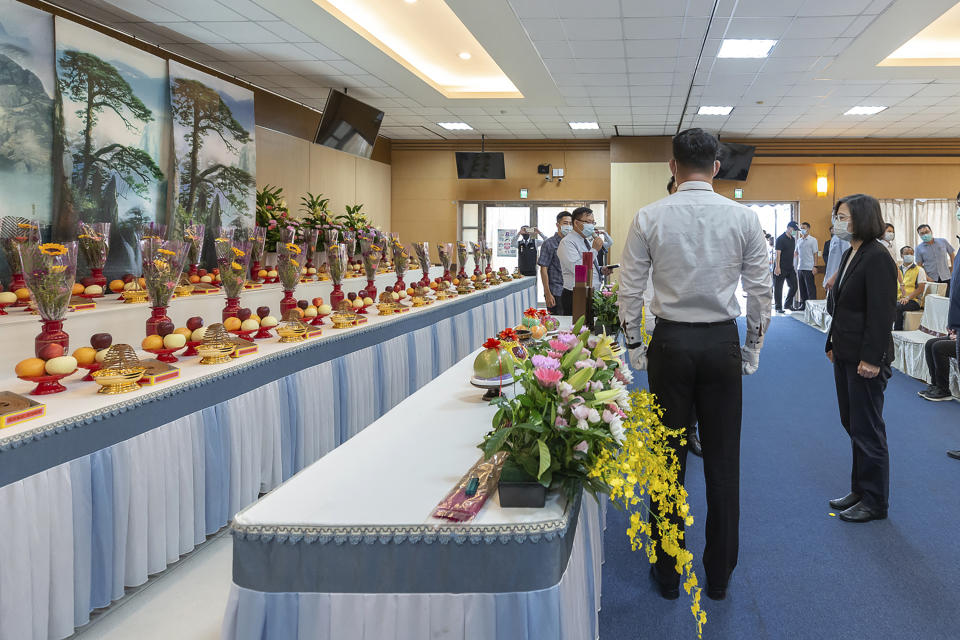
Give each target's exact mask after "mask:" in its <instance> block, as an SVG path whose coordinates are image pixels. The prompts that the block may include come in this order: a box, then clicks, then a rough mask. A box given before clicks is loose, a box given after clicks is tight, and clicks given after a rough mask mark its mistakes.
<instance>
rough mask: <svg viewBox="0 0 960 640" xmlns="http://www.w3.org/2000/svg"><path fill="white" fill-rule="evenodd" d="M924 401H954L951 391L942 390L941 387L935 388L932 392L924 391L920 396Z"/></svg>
mask: <svg viewBox="0 0 960 640" xmlns="http://www.w3.org/2000/svg"><path fill="white" fill-rule="evenodd" d="M917 395H919V396H920V397H921V398H923V399H924V400H929V401H930V402H944V401H946V400H953V396H952V395H950V392H949V391H946V390H944V389H941V388H939V387H934V388H933V389H932V390H929V391H928V390H926V389H924V390H923V391H921V392H920V393H919V394H917Z"/></svg>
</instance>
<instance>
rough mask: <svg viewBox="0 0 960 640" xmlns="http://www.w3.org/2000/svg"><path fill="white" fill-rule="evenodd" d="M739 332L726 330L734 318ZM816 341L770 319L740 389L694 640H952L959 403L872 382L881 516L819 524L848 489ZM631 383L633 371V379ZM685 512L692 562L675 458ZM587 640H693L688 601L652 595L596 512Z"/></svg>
mask: <svg viewBox="0 0 960 640" xmlns="http://www.w3.org/2000/svg"><path fill="white" fill-rule="evenodd" d="M741 332H742V324H741ZM824 339H825V336H824V335H823V334H821V333H819V332H817V331H815V330H814V329H812V328H810V327H808V326H806V325H804V324H802V323H800V322H797V321H796V320H793V319H791V318H787V317H779V318H775V319H774V320H773V324H772V326H771V328H770V332H769V334H768V336H767V339H766V345H765V346H764V349H763V353H762V355H761V359H760V370H759V371H758V373H757V374H755V375H753V376H750V377H747V378H745V379H744V416H743V435H742V455H741V471H740V477H741V489H740V503H741V518H740V558H739V564H738V566H737V569H736V570H735V571H734V573H733V576H732V578H731V580H730V586H729V589H728V593H727V599H726V600H724V601H720V602H714V601H713V600H709V599H707V597H706V593H704V594H703V602H704V609H705V610H706V612H707V616H708V621H707V624H706V626H705V627H704V632H703V637H704V638H705V639H720V638H724V639H728V638H729V639H734V638H736V639H740V638H750V639H759V638H790V639H791V640H799V639H804V638H817V639H820V638H830V639H839V638H857V639H860V638H883V639H899V638H904V639H906V638H911V639H912V638H917V639H924V640H926V639H935V638H953V639H956V638H960V500H958V498H960V496H958V494H960V492H958V488H960V462H958V461H956V460H953V459H951V458H948V457H947V455H946V453H945V452H946V450H947V449H957V448H960V404H958V403H956V402H941V403H932V402H927V401H924V400H921V399H920V398H918V397H917V395H916V393H917V391H918V390H920V389H922V388H924V387H925V385H924V384H923V383H921V382H920V381H918V380H914V379H912V378H909V377H907V376H905V375H903V374H901V373H899V372H896V371H895V372H894V376H893V378H892V379H891V381H890V384H889V385H888V387H887V392H886V407H885V411H884V418H885V420H886V424H887V437H888V442H889V448H890V513H889V518H888V519H887V520H883V521H879V522H871V523H867V524H849V523H845V522H842V521H841V520H840V519H839V518H836V517H830V516H829V513H830V511H831V509H830V508H829V506H828V505H827V501H828V500H829V499H830V498H835V497H839V496H842V495H845V494H846V493H847V491H848V490H849V487H850V485H849V478H850V458H851V453H850V445H849V440H848V438H847V436H846V433H845V432H844V431H843V427H841V426H840V422H839V416H838V414H837V408H836V392H835V389H834V386H833V373H832V368H831V365H830V363H829V362H828V361H827V360H826V358H825V357H824V355H823V343H824ZM637 382H638V383H639V385H640V386H641V387H645V386H646V378H645V376H640V377H638V380H637ZM687 490H688V491H689V493H690V505H691V509H692V511H693V513H694V516H695V518H697V520H696V522H695V524H694V526H693V527H691V528H688V529H687V532H688V533H687V536H688V548H690V549H691V550H692V551H693V553H694V558H695V564H694V567H695V569H696V571H697V573H698V576H699V577H700V580H701V584H703V583H704V582H705V578H704V573H703V564H702V563H701V555H702V553H703V542H704V539H703V535H704V534H703V523H704V517H705V515H706V503H705V499H704V485H703V465H702V461H701V460H700V459H699V458H696V457H694V456H689V457H688V468H687ZM607 514H608V515H607V530H606V534H605V539H604V548H605V564H604V567H603V602H602V609H601V611H600V638H601V639H602V640H625V639H628V638H696V628H695V626H694V624H693V618H692V616H691V615H690V610H689V597H688V596H687V595H686V594H685V593H683V592H682V591H681V594H680V599H679V600H675V601H672V602H671V601H666V600H663V599H662V598H660V596H659V594H658V593H657V592H656V590H655V588H654V586H653V584H652V582H651V581H650V577H649V575H648V574H649V568H648V564H647V562H646V559H645V557H644V554H643V552H636V553H635V552H632V551H630V546H629V541H628V539H627V536H626V534H625V533H624V532H625V530H626V519H625V518H624V515H623V513H622V512H619V511H616V510H614V509H609V510H608V512H607Z"/></svg>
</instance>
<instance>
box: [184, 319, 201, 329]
mask: <svg viewBox="0 0 960 640" xmlns="http://www.w3.org/2000/svg"><path fill="white" fill-rule="evenodd" d="M202 326H203V318H201V317H200V316H193V317H192V318H188V319H187V329H190V331H196V330H197V329H199V328H200V327H202Z"/></svg>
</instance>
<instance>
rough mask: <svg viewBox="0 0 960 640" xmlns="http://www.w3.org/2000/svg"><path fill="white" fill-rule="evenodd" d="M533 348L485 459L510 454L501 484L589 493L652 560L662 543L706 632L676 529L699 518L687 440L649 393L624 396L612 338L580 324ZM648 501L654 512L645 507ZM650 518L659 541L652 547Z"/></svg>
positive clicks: (625, 377)
mask: <svg viewBox="0 0 960 640" xmlns="http://www.w3.org/2000/svg"><path fill="white" fill-rule="evenodd" d="M528 349H529V353H530V357H529V358H527V359H525V360H521V361H519V362H518V363H517V366H516V368H515V370H514V374H513V375H514V379H515V380H517V381H519V382H520V383H521V385H522V387H523V392H522V393H517V394H516V395H515V396H514V397H505V396H501V397H498V398H495V399H494V400H493V404H494V405H496V407H497V412H496V414H495V415H494V418H493V430H492V431H490V432H489V433H488V434H487V436H486V437H485V438H484V441H483V442H482V443H481V444H480V445H478V446H479V447H480V448H481V449H482V450H483V453H484V457H485V458H486V459H490V458H491V457H493V456H494V454H497V453H499V452H503V453H505V454H506V460H505V462H504V465H503V470H502V473H501V482H504V481H505V480H513V481H516V480H518V479H519V480H521V481H526V482H530V483H538V484H539V485H540V486H542V487H543V488H544V489H546V488H549V487H556V488H558V489H560V490H561V491H562V492H563V493H564V495H566V497H567V498H568V499H573V498H574V497H575V496H577V495H579V493H580V491H581V490H584V489H585V490H586V491H587V492H589V493H590V494H591V495H593V496H594V497H597V498H598V499H600V500H605V499H607V496H609V499H610V500H611V501H612V502H613V503H614V505H616V506H617V507H618V508H621V509H624V510H626V511H627V512H629V514H630V527H629V528H628V530H627V534H628V536H629V537H630V540H631V546H632V548H633V549H634V550H637V549H639V548H644V549H645V550H646V554H647V558H648V560H649V561H650V562H651V563H653V562H656V559H657V553H658V546H659V549H661V550H662V551H663V552H665V553H666V554H667V555H669V556H670V557H673V558H675V559H676V566H675V568H676V571H677V573H679V574H681V576H685V577H686V579H685V582H684V585H683V586H684V589H685V591H686V592H687V593H688V594H690V595H691V599H692V604H691V611H692V613H693V616H694V619H695V621H696V624H697V634H698V636H700V633H701V632H702V628H703V624H704V623H705V622H706V613H705V612H704V611H703V610H702V609H701V608H700V588H699V587H698V586H697V584H698V582H697V577H696V574H695V573H694V571H693V554H692V553H690V552H689V551H687V550H686V549H684V548H683V547H682V546H681V541H682V540H683V532H682V531H681V529H680V527H679V526H678V525H677V524H675V522H677V521H680V522H683V523H685V524H686V526H691V525H692V524H693V516H692V515H690V507H689V505H688V503H687V493H686V490H685V489H684V487H683V484H682V483H681V482H680V481H679V479H678V477H679V469H680V465H679V461H678V460H677V457H676V453H675V452H674V450H673V449H672V448H671V447H670V445H669V444H668V441H669V440H671V439H674V440H676V441H679V442H682V437H683V433H682V430H674V429H669V428H667V427H665V426H664V425H663V424H662V423H661V422H660V416H661V415H662V412H661V410H660V409H659V408H658V407H657V406H656V405H655V403H654V398H653V396H651V395H650V394H649V393H646V392H639V393H637V392H635V393H630V392H628V391H627V385H628V384H630V383H631V382H632V380H633V374H632V373H631V372H630V369H629V368H628V367H627V366H626V365H625V364H624V363H623V362H622V361H621V360H620V359H619V358H617V357H616V356H615V355H614V353H613V342H612V339H611V338H610V337H609V336H598V335H594V334H592V333H590V331H588V330H585V329H584V328H583V318H581V319H580V320H578V321H577V323H576V324H575V325H574V326H573V328H572V330H571V331H570V332H561V333H559V334H558V335H557V336H556V337H554V338H552V339H550V340H542V341H538V340H535V341H533V342H531V343H530V345H529V347H528ZM648 497H649V498H652V499H653V500H654V502H655V503H657V504H658V505H659V509H658V510H656V511H653V510H651V509H650V508H649V507H648V503H647V498H648ZM652 522H656V524H657V527H658V529H659V533H660V542H659V545H657V544H655V543H653V542H652V541H651V535H652V524H651V523H652Z"/></svg>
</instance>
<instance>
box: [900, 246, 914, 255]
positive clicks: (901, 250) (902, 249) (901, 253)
mask: <svg viewBox="0 0 960 640" xmlns="http://www.w3.org/2000/svg"><path fill="white" fill-rule="evenodd" d="M905 249H910V251H913V247H911V246H910V245H908V244H905V245H903V246H902V247H900V255H903V252H904V250H905Z"/></svg>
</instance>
